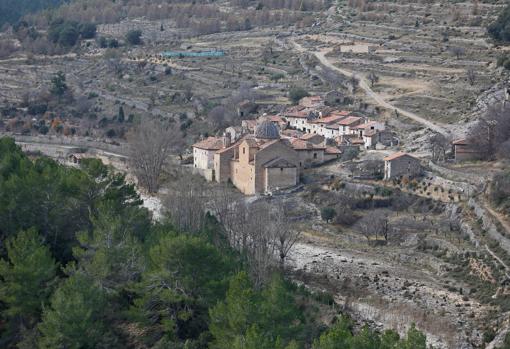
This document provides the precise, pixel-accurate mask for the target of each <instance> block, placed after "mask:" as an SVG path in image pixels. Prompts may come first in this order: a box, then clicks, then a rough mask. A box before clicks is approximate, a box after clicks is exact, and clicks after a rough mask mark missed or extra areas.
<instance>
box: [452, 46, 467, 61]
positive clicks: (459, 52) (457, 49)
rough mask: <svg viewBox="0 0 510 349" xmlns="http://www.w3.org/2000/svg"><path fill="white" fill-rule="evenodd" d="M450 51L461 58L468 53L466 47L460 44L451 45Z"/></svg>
mask: <svg viewBox="0 0 510 349" xmlns="http://www.w3.org/2000/svg"><path fill="white" fill-rule="evenodd" d="M450 52H451V53H452V54H453V55H454V56H455V57H456V58H457V59H460V57H461V56H463V55H464V54H465V53H466V50H465V49H464V47H459V46H453V47H450Z"/></svg>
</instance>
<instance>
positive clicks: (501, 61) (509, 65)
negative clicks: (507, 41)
mask: <svg viewBox="0 0 510 349" xmlns="http://www.w3.org/2000/svg"><path fill="white" fill-rule="evenodd" d="M496 63H497V66H498V67H503V68H505V69H507V70H510V57H508V56H507V55H501V56H499V57H498V60H497V62H496Z"/></svg>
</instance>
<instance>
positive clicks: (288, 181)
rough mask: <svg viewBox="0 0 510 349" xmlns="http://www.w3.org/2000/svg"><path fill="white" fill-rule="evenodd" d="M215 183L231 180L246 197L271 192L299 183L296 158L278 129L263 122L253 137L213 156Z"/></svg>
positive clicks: (295, 153)
mask: <svg viewBox="0 0 510 349" xmlns="http://www.w3.org/2000/svg"><path fill="white" fill-rule="evenodd" d="M214 173H215V180H216V181H218V182H227V181H229V180H230V181H231V182H232V183H233V184H234V185H235V186H236V187H237V188H238V189H239V190H240V191H241V192H243V193H244V194H245V195H254V194H263V193H271V192H273V191H276V190H281V189H285V188H289V187H293V186H295V185H296V184H298V182H299V158H298V154H297V152H296V151H295V150H294V149H293V147H292V145H291V143H290V142H289V140H287V139H282V138H281V137H280V132H279V130H278V127H277V126H276V125H275V124H274V123H272V122H270V121H263V122H261V123H260V124H259V125H257V127H256V128H255V132H254V133H253V134H249V135H246V136H244V137H243V138H241V139H240V140H239V141H238V142H236V143H235V144H233V145H231V146H229V147H226V148H223V149H221V150H218V151H216V152H215V154H214Z"/></svg>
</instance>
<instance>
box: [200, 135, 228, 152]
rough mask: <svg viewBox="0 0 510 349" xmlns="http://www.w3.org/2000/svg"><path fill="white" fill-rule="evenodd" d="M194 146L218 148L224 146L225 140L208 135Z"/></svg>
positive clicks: (208, 148)
mask: <svg viewBox="0 0 510 349" xmlns="http://www.w3.org/2000/svg"><path fill="white" fill-rule="evenodd" d="M193 148H198V149H204V150H218V149H221V148H223V140H222V139H221V138H220V137H207V138H206V139H204V140H201V141H200V142H197V143H195V144H193Z"/></svg>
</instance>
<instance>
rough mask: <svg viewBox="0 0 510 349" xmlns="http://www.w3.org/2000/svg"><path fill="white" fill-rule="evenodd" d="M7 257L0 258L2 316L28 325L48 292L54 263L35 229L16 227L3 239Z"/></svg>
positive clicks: (49, 291)
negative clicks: (16, 229)
mask: <svg viewBox="0 0 510 349" xmlns="http://www.w3.org/2000/svg"><path fill="white" fill-rule="evenodd" d="M6 249H7V260H3V259H2V260H0V281H1V282H0V301H1V302H3V303H4V304H5V305H6V307H7V308H6V310H5V311H4V316H5V317H6V318H8V319H11V320H12V321H16V322H17V323H18V324H19V325H23V326H25V327H31V326H33V325H34V323H35V322H36V321H37V320H38V319H39V316H40V312H41V306H42V305H43V304H44V303H45V302H46V301H47V299H48V297H49V296H50V294H51V292H52V290H53V285H54V282H55V280H56V269H57V265H56V263H55V260H54V259H53V257H52V256H51V253H50V250H49V248H48V247H47V246H45V245H44V243H43V242H42V240H41V237H40V236H39V234H38V233H37V231H36V230H35V229H29V230H27V231H20V232H19V233H18V234H17V236H16V237H14V238H11V239H9V240H8V241H7V244H6Z"/></svg>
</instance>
